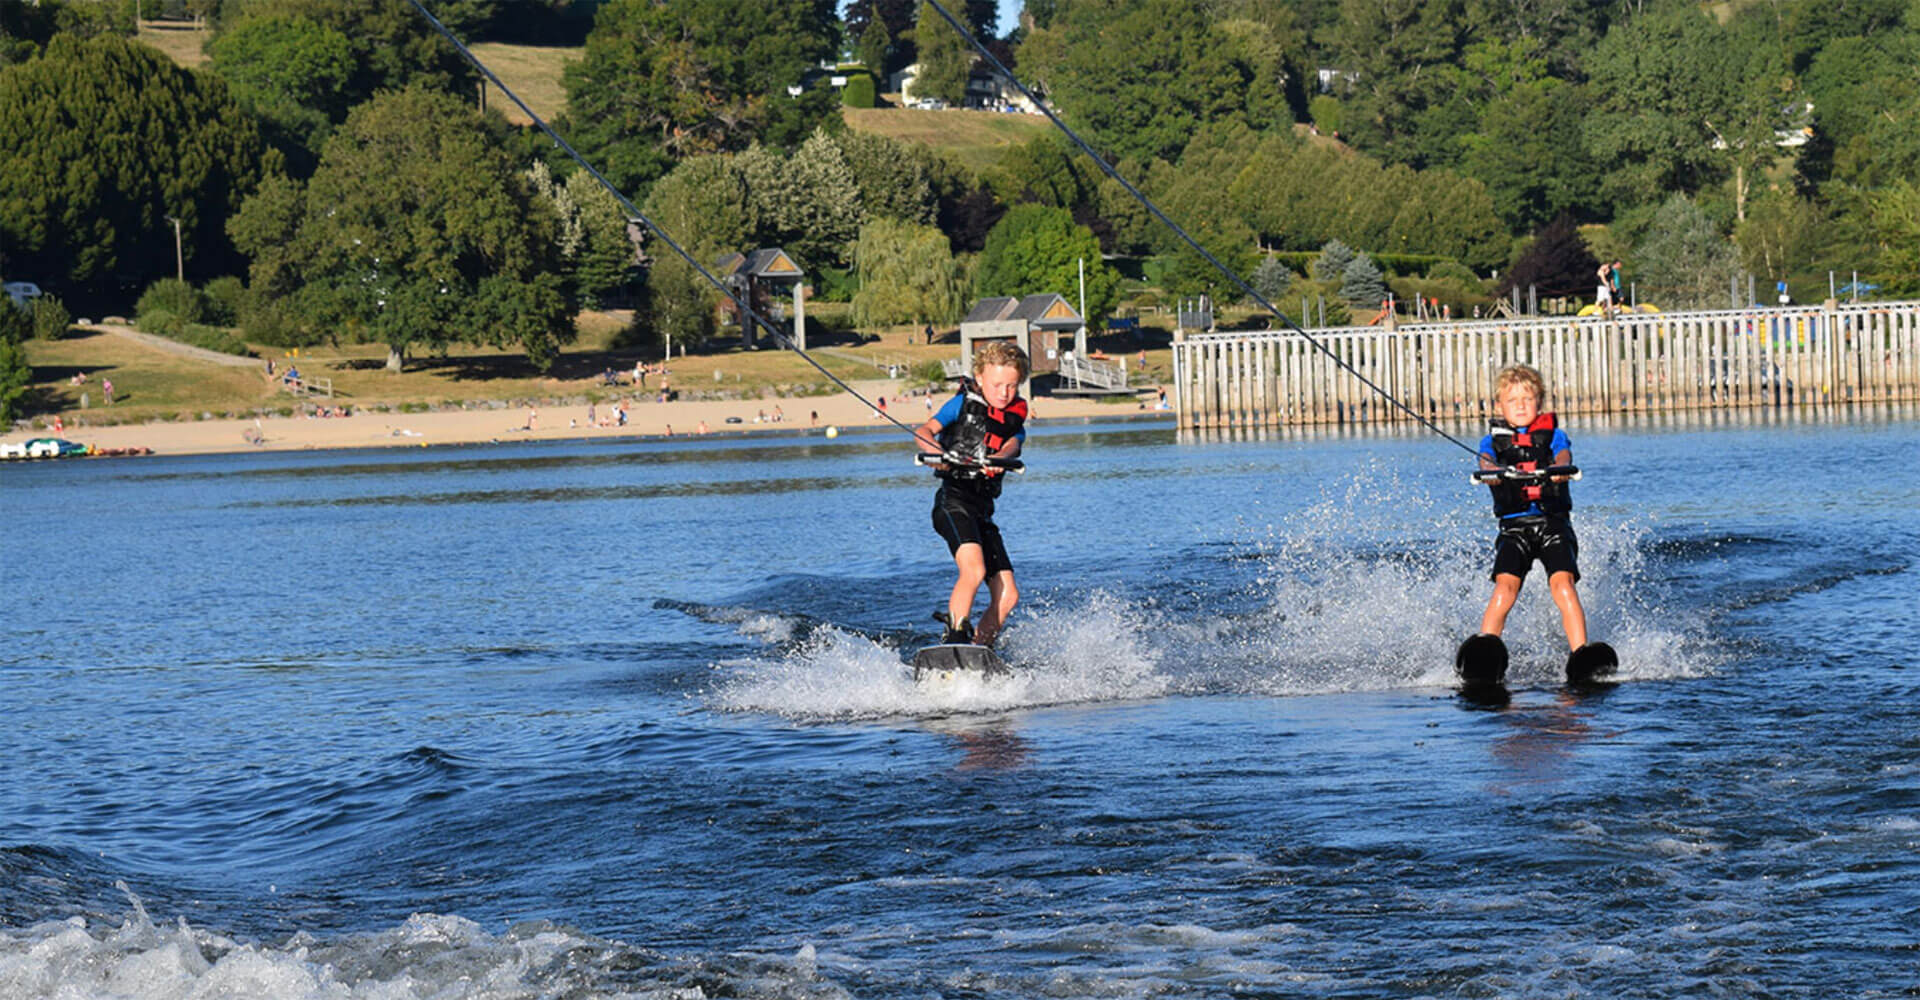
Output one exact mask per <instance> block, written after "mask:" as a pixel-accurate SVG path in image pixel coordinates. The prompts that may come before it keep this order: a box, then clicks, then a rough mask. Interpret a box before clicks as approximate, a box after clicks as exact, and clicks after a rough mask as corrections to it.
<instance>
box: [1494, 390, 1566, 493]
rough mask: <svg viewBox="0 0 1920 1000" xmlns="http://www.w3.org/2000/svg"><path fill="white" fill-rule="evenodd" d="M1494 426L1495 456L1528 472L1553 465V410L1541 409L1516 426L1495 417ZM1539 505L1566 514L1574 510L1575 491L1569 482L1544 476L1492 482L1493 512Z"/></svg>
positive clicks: (1496, 459)
mask: <svg viewBox="0 0 1920 1000" xmlns="http://www.w3.org/2000/svg"><path fill="white" fill-rule="evenodd" d="M1491 423H1492V430H1490V431H1489V432H1488V434H1489V435H1490V436H1491V437H1492V438H1493V460H1494V461H1496V462H1499V463H1500V464H1501V465H1510V466H1513V467H1514V468H1516V469H1520V470H1522V471H1525V472H1532V471H1534V470H1536V469H1546V468H1551V467H1552V466H1553V431H1554V427H1555V426H1556V425H1555V424H1554V420H1553V414H1551V413H1542V414H1540V415H1539V416H1537V417H1535V418H1533V423H1530V424H1528V425H1527V426H1525V427H1515V426H1513V425H1512V424H1510V423H1507V422H1506V421H1505V420H1502V419H1500V418H1499V417H1495V418H1493V420H1492V422H1491ZM1535 505H1538V509H1539V511H1540V512H1541V513H1543V514H1565V513H1567V512H1569V511H1571V510H1573V495H1572V494H1571V493H1570V492H1568V490H1567V484H1566V483H1556V482H1554V481H1552V480H1542V481H1540V482H1537V483H1520V482H1512V481H1509V480H1504V479H1503V480H1501V481H1499V482H1497V483H1494V484H1493V512H1494V514H1495V515H1497V516H1499V517H1506V516H1507V515H1509V514H1524V513H1527V512H1528V511H1529V510H1531V509H1533V508H1534V507H1535Z"/></svg>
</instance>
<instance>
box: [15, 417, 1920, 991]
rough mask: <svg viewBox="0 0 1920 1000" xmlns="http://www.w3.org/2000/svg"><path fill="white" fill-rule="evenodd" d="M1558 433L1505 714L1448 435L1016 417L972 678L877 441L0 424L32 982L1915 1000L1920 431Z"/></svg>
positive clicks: (1481, 570) (104, 986)
mask: <svg viewBox="0 0 1920 1000" xmlns="http://www.w3.org/2000/svg"><path fill="white" fill-rule="evenodd" d="M1570 430H1571V432H1572V433H1573V435H1574V447H1575V456H1576V459H1577V461H1578V462H1579V464H1580V465H1581V466H1582V467H1583V468H1585V469H1586V470H1587V475H1586V477H1585V479H1584V480H1583V481H1582V482H1580V483H1579V484H1577V485H1576V487H1575V499H1576V503H1577V505H1578V509H1577V511H1576V524H1577V526H1578V529H1579V532H1580V541H1581V558H1582V569H1583V571H1584V573H1585V577H1584V579H1583V581H1582V584H1581V587H1582V592H1583V597H1584V599H1585V601H1586V605H1587V608H1588V612H1589V617H1590V622H1591V625H1592V628H1593V631H1594V634H1595V635H1596V636H1597V637H1600V638H1605V639H1608V640H1609V641H1611V642H1612V643H1613V644H1614V645H1615V646H1616V647H1617V648H1618V649H1619V650H1620V652H1621V655H1622V659H1623V662H1624V670H1623V673H1622V677H1621V683H1620V684H1618V685H1617V686H1614V687H1612V688H1610V689H1606V690H1602V691H1595V692H1572V691H1568V690H1565V689H1563V688H1562V687H1561V686H1560V685H1559V684H1558V683H1557V682H1556V679H1555V678H1556V673H1557V669H1558V660H1559V656H1560V654H1559V653H1558V652H1557V650H1558V649H1560V648H1562V641H1561V639H1560V637H1559V625H1558V617H1557V615H1556V614H1555V612H1554V610H1553V608H1552V605H1551V602H1550V601H1548V600H1547V599H1546V595H1545V593H1544V586H1543V585H1542V582H1541V581H1540V580H1539V578H1538V577H1537V576H1536V577H1534V578H1533V579H1531V580H1530V581H1529V587H1528V590H1527V591H1526V592H1525V593H1523V595H1522V598H1521V607H1520V608H1519V610H1518V611H1517V612H1516V614H1515V616H1514V619H1513V621H1512V622H1511V623H1510V629H1509V635H1508V637H1509V640H1510V643H1511V645H1512V647H1513V649H1514V655H1515V665H1514V670H1513V678H1514V680H1515V690H1514V691H1513V696H1512V701H1511V702H1510V703H1509V704H1508V705H1506V706H1505V707H1503V708H1496V707H1491V706H1485V705H1476V704H1472V703H1469V702H1466V701H1463V700H1462V699H1460V698H1458V697H1456V696H1455V694H1454V693H1453V692H1452V690H1451V689H1450V687H1449V683H1450V681H1451V657H1452V648H1453V646H1454V644H1455V643H1457V642H1458V641H1459V639H1460V638H1462V637H1463V636H1464V635H1465V634H1466V633H1468V632H1470V631H1471V630H1472V629H1473V628H1474V626H1475V625H1477V623H1478V619H1479V613H1480V609H1481V607H1482V605H1483V604H1484V601H1485V599H1486V594H1487V590H1488V586H1489V585H1488V584H1487V582H1486V579H1485V572H1486V563H1487V551H1488V543H1489V541H1490V538H1491V516H1490V510H1489V505H1488V504H1487V501H1486V498H1485V495H1484V491H1483V490H1479V489H1477V488H1475V487H1472V486H1470V485H1469V484H1468V483H1467V482H1466V475H1465V473H1466V469H1467V465H1468V461H1469V459H1468V456H1466V455H1465V454H1463V453H1462V452H1460V451H1458V450H1457V449H1454V448H1453V447H1452V446H1451V445H1449V444H1447V443H1446V442H1444V441H1441V440H1440V439H1438V438H1436V437H1434V436H1433V435H1430V434H1423V433H1418V432H1414V431H1406V432H1398V431H1394V432H1387V431H1381V432H1362V433H1354V432H1345V433H1339V432H1332V433H1322V434H1304V435H1303V434H1274V435H1267V436H1258V435H1255V436H1251V437H1244V438H1241V439H1237V440H1195V439H1190V438H1181V437H1178V436H1176V435H1175V434H1174V433H1173V432H1172V431H1170V430H1167V429H1164V426H1161V425H1125V424H1122V425H1112V426H1091V427H1087V426H1075V427H1057V428H1046V429H1042V430H1040V431H1038V432H1036V433H1035V434H1034V436H1033V439H1032V440H1031V441H1030V442H1029V446H1028V449H1029V450H1028V457H1029V459H1030V461H1031V471H1030V472H1029V473H1028V474H1027V475H1025V476H1024V477H1020V478H1018V479H1016V480H1015V481H1014V482H1012V483H1011V484H1010V486H1009V488H1008V490H1007V496H1006V498H1005V499H1004V501H1003V503H1002V507H1001V513H1000V517H999V520H1000V522H1001V524H1002V526H1003V527H1004V529H1005V530H1006V533H1007V536H1008V538H1009V542H1010V547H1011V548H1012V550H1013V555H1014V559H1015V563H1016V566H1017V567H1018V572H1019V576H1020V580H1021V584H1022V592H1023V594H1024V596H1025V603H1024V604H1023V606H1022V608H1021V610H1020V611H1019V612H1018V614H1017V615H1016V617H1015V621H1014V623H1013V625H1012V627H1011V628H1010V630H1009V631H1008V633H1007V635H1006V637H1005V643H1004V649H1005V653H1006V655H1007V657H1008V658H1009V659H1010V660H1012V661H1014V662H1015V663H1017V664H1018V665H1020V666H1021V668H1022V669H1021V671H1020V672H1019V674H1018V675H1017V676H1016V677H1015V678H1014V679H1012V680H1011V681H1008V682H1005V683H996V684H994V685H990V686H983V687H973V688H968V689H962V690H953V691H930V690H925V689H922V688H919V687H916V686H915V685H914V683H913V682H912V681H911V680H910V679H908V678H907V676H906V673H905V669H904V667H903V666H902V659H903V657H905V656H907V655H909V654H910V652H911V650H912V649H913V648H915V647H916V646H917V645H919V644H921V643H923V642H925V641H928V640H929V639H930V638H931V637H932V635H933V631H934V628H935V625H934V623H933V622H931V621H930V620H929V619H928V614H929V612H930V611H931V610H933V608H934V607H935V606H937V605H940V604H943V603H944V594H945V591H946V589H947V587H948V586H949V585H950V582H951V572H952V570H951V563H950V561H949V560H948V559H947V557H946V554H945V550H944V547H943V546H942V545H941V543H940V542H939V540H938V539H937V538H936V537H935V536H934V535H933V533H932V532H931V530H930V528H929V527H928V524H927V509H928V507H929V506H930V501H931V494H932V486H931V483H930V482H929V481H928V480H927V479H926V478H925V475H924V473H919V472H916V471H915V470H914V469H913V468H912V467H911V465H910V464H909V463H908V461H907V453H906V449H905V448H903V447H901V446H900V443H899V442H896V441H893V440H891V439H883V438H879V437H864V438H863V437H859V436H843V437H842V438H840V439H838V440H836V441H832V442H829V441H826V440H824V439H821V438H787V439H778V438H762V439H752V440H744V439H735V440H702V441H676V442H672V443H662V442H645V443H640V442H632V443H624V444H614V445H606V444H596V445H584V444H581V445H566V444H561V445H547V446H537V447H536V446H493V447H477V448H471V449H432V450H414V451H406V450H395V451H387V452H360V453H344V454H314V455H240V456H224V457H207V458H179V459H149V460H135V461H93V462H70V463H58V464H35V465H27V466H6V467H4V468H0V503H4V505H5V509H6V510H7V512H8V514H9V515H10V516H9V519H8V523H9V525H10V529H9V531H8V538H7V541H6V545H5V549H4V551H5V565H6V567H7V569H8V572H7V577H8V581H9V584H10V586H9V588H8V589H9V597H10V600H9V602H8V616H7V624H6V626H5V634H6V642H5V644H4V647H0V706H3V707H0V713H4V721H5V725H4V726H0V759H4V760H5V761H6V765H5V780H4V782H0V996H4V997H8V998H13V997H21V998H42V997H44V998H53V997H61V998H66V997H141V998H148V997H153V998H173V997H181V998H184V997H199V996H262V997H296V998H297V997H328V998H333V997H356V998H358V997H365V998H407V997H468V996H471V997H547V996H552V997H596V996H635V997H678V998H691V997H715V996H744V997H798V996H804V997H816V996H827V997H831V996H848V997H915V998H919V997H932V996H938V997H980V998H1000V997H1009V998H1011V997H1032V996H1041V995H1045V996H1061V997H1075V996H1100V997H1107V996H1142V995H1152V996H1169V997H1217V996H1224V995H1229V994H1238V995H1247V996H1330V997H1331V996H1339V997H1348V996H1351V997H1426V996H1461V997H1494V996H1500V997H1505V996H1555V997H1562V996H1567V997H1609V998H1611V997H1619V996H1641V997H1680V996H1688V997H1691V996H1741V997H1832V996H1852V997H1874V996H1911V995H1913V991H1914V990H1915V989H1916V984H1920V973H1917V972H1916V970H1917V969H1920V890H1916V888H1915V886H1916V885H1920V862H1916V857H1917V855H1916V848H1920V721H1917V720H1920V713H1917V712H1916V708H1920V672H1917V671H1916V667H1920V662H1916V659H1915V656H1914V654H1913V652H1912V651H1913V649H1914V647H1915V645H1916V641H1917V640H1920V624H1916V619H1917V618H1920V616H1917V615H1916V611H1920V604H1917V603H1916V596H1915V595H1916V594H1920V571H1917V570H1916V560H1920V470H1916V463H1915V459H1916V458H1917V457H1920V421H1916V419H1915V417H1914V415H1913V414H1912V413H1911V412H1905V411H1900V412H1893V413H1886V412H1878V413H1838V414H1828V415H1821V416H1815V417H1793V416H1787V417H1770V416H1762V417H1759V418H1756V419H1753V420H1732V421H1730V420H1725V419H1722V420H1720V421H1717V422H1715V421H1695V422H1687V421H1671V422H1651V423H1622V422H1614V423H1605V422H1600V423H1596V422H1592V421H1587V422H1584V423H1583V422H1576V423H1575V424H1574V425H1573V426H1572V427H1571V428H1570ZM1461 433H1463V434H1471V433H1475V432H1473V431H1472V430H1471V429H1462V430H1461Z"/></svg>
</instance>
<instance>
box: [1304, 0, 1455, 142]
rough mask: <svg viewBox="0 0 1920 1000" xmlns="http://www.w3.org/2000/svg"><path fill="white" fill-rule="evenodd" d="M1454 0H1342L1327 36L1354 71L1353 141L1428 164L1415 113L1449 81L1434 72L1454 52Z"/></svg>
mask: <svg viewBox="0 0 1920 1000" xmlns="http://www.w3.org/2000/svg"><path fill="white" fill-rule="evenodd" d="M1464 31H1465V26H1464V24H1463V23H1462V20H1461V4H1460V3H1459V2H1457V0H1341V4H1340V18H1339V21H1338V22H1337V23H1336V24H1334V25H1332V26H1330V28H1329V31H1328V35H1329V36H1330V40H1331V41H1332V42H1333V45H1334V49H1335V52H1336V53H1337V58H1338V65H1339V67H1340V68H1341V69H1343V70H1346V71H1348V72H1350V73H1354V74H1356V75H1357V80H1356V82H1355V83H1354V84H1353V86H1352V93H1351V94H1350V95H1349V96H1348V97H1347V98H1346V101H1347V103H1348V105H1349V109H1348V110H1347V112H1346V114H1345V116H1344V117H1345V121H1346V123H1347V127H1348V128H1347V131H1348V135H1349V139H1350V141H1352V142H1354V143H1355V144H1357V145H1359V146H1360V147H1361V148H1364V149H1366V150H1368V151H1369V152H1372V153H1374V154H1376V155H1379V156H1381V157H1383V158H1384V159H1386V160H1387V161H1389V162H1393V163H1408V164H1412V165H1415V166H1425V165H1426V158H1425V156H1424V155H1423V154H1425V153H1427V152H1429V150H1427V149H1425V148H1423V144H1422V143H1420V142H1419V141H1418V140H1419V138H1420V135H1419V132H1420V129H1419V124H1418V123H1419V119H1420V116H1421V114H1422V112H1424V111H1426V110H1427V109H1428V108H1429V107H1430V106H1435V105H1438V104H1441V103H1443V101H1444V99H1445V98H1446V97H1448V96H1450V95H1451V92H1452V91H1453V89H1454V87H1455V86H1457V84H1453V83H1452V82H1451V81H1448V80H1447V79H1446V78H1445V74H1444V73H1441V72H1439V71H1440V70H1441V69H1443V68H1445V67H1446V66H1447V65H1449V64H1450V63H1451V62H1452V61H1453V60H1454V59H1455V58H1456V56H1457V55H1458V52H1459V48H1460V43H1461V39H1462V36H1463V33H1464Z"/></svg>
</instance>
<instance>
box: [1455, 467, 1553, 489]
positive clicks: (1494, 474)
mask: <svg viewBox="0 0 1920 1000" xmlns="http://www.w3.org/2000/svg"><path fill="white" fill-rule="evenodd" d="M1468 475H1469V478H1470V479H1471V480H1472V481H1473V482H1476V483H1482V484H1485V485H1487V486H1492V485H1493V484H1494V483H1497V482H1499V481H1501V480H1503V479H1505V480H1508V481H1509V482H1517V483H1543V482H1546V481H1547V480H1549V479H1579V478H1580V467H1579V466H1577V465H1550V466H1547V467H1546V468H1544V469H1516V468H1514V467H1513V466H1511V465H1508V466H1504V467H1502V468H1498V469H1475V470H1473V472H1471V473H1469V474H1468Z"/></svg>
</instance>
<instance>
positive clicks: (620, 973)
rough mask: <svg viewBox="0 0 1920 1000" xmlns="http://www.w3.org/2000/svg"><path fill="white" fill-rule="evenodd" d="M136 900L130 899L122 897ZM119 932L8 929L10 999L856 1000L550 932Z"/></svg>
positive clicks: (793, 962) (805, 951) (139, 912)
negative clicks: (334, 936)
mask: <svg viewBox="0 0 1920 1000" xmlns="http://www.w3.org/2000/svg"><path fill="white" fill-rule="evenodd" d="M122 889H123V890H124V889H125V886H122ZM129 899H131V900H132V913H131V914H130V915H129V916H128V917H127V918H126V919H125V921H124V922H123V923H121V924H119V925H118V926H113V925H111V924H108V923H104V922H93V923H89V921H88V920H87V919H86V918H84V917H77V916H76V917H69V918H67V919H65V920H60V921H49V922H47V923H42V924H37V925H34V926H31V927H26V928H22V929H9V928H0V997H5V998H6V1000H216V998H256V997H258V998H272V1000H527V998H532V997H550V996H579V997H589V996H590V997H594V998H596V1000H601V998H604V1000H703V998H705V997H706V996H707V995H708V994H707V993H706V992H705V991H704V990H703V989H702V988H700V987H698V986H687V985H684V983H685V982H686V980H687V979H688V978H689V973H690V972H694V971H697V972H699V973H700V975H698V976H696V977H693V978H700V979H705V980H709V981H713V982H718V983H720V984H721V985H722V986H723V987H724V990H723V992H724V993H725V995H767V996H788V995H802V994H804V995H806V996H823V997H832V996H846V995H847V994H846V991H845V990H843V989H841V988H840V987H839V986H837V985H836V984H834V983H832V982H831V981H828V980H825V979H823V978H822V976H821V970H820V969H819V968H818V962H817V960H816V958H815V956H814V953H813V948H812V946H810V945H809V946H804V947H802V948H801V949H800V950H799V952H797V953H795V954H793V955H791V956H760V957H751V956H749V957H740V956H734V957H732V958H730V959H728V960H727V961H726V962H725V963H724V965H725V966H727V967H726V968H721V967H718V966H715V965H713V964H712V963H710V962H707V961H696V962H695V963H694V964H693V965H691V966H690V965H689V964H688V963H687V962H686V961H675V960H669V959H666V958H664V957H662V956H660V955H658V954H654V953H651V952H648V951H646V950H644V949H638V948H634V947H632V946H628V945H622V944H619V943H617V942H611V941H606V940H603V939H599V938H595V937H592V936H590V935H584V934H580V933H578V932H574V931H569V930H567V929H564V928H560V927H556V926H554V925H552V924H548V923H544V922H533V923H527V924H522V925H517V926H515V927H513V928H511V929H508V930H506V931H504V932H502V933H500V934H493V933H490V932H488V931H486V930H485V929H483V928H482V927H481V926H480V925H479V924H477V923H475V922H473V921H471V920H467V919H464V918H461V917H453V916H441V915H435V914H415V915H414V916H412V917H410V918H408V919H407V921H406V922H405V923H403V924H401V925H399V926H397V927H393V928H390V929H388V930H384V931H377V932H371V933H363V934H350V935H345V936H343V937H342V938H340V939H338V940H335V941H331V942H322V941H320V940H318V939H316V938H314V937H313V936H311V935H309V934H306V933H300V934H296V935H294V936H293V938H291V939H290V940H288V941H287V942H286V943H285V944H282V945H278V946H273V945H264V944H257V943H244V942H238V941H234V940H232V939H230V938H227V937H223V936H221V935H219V934H216V933H212V932H209V931H206V930H201V929H197V928H194V927H192V926H189V925H188V924H187V922H186V921H185V920H184V919H181V920H178V921H176V922H175V923H174V924H172V925H171V926H158V925H155V924H154V923H153V922H152V920H150V919H149V918H148V915H147V911H146V909H145V907H144V906H143V905H142V904H141V902H140V900H139V899H137V898H134V897H132V895H131V894H130V893H129Z"/></svg>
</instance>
